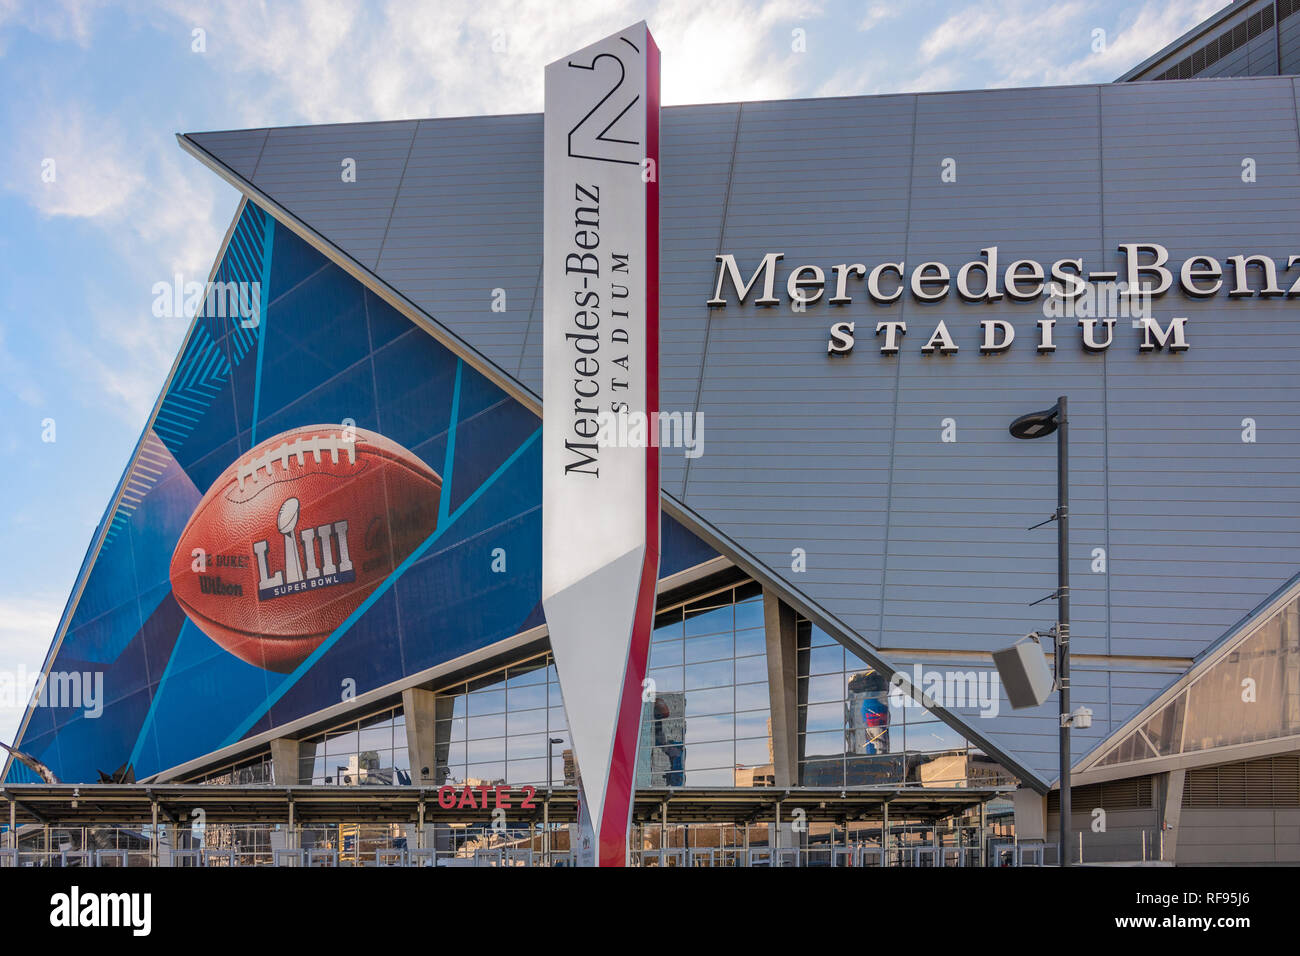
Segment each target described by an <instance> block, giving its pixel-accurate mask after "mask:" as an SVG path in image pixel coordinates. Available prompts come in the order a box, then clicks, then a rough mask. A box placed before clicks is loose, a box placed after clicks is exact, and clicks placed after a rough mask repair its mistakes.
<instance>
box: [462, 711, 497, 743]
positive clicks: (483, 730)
mask: <svg viewBox="0 0 1300 956" xmlns="http://www.w3.org/2000/svg"><path fill="white" fill-rule="evenodd" d="M467 726H468V731H469V739H470V740H481V739H482V738H484V737H504V736H505V735H506V715H505V714H494V715H493V716H491V717H471V718H470V719H469V722H468V725H467Z"/></svg>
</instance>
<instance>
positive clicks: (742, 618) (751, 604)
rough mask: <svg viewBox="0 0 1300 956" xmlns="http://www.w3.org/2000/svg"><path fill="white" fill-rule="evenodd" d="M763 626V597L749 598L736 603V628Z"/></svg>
mask: <svg viewBox="0 0 1300 956" xmlns="http://www.w3.org/2000/svg"><path fill="white" fill-rule="evenodd" d="M762 626H763V599H762V598H761V597H758V598H750V599H749V600H746V601H742V602H741V603H739V604H737V605H736V630H738V631H739V630H741V629H742V628H746V627H757V628H761V627H762Z"/></svg>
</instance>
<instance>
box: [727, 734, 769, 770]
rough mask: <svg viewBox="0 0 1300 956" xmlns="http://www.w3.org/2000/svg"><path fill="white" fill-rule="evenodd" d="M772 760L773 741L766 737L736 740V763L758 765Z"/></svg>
mask: <svg viewBox="0 0 1300 956" xmlns="http://www.w3.org/2000/svg"><path fill="white" fill-rule="evenodd" d="M771 762H772V748H771V741H769V740H768V738H766V737H754V738H751V739H749V740H737V741H736V763H738V764H744V765H747V766H758V765H760V764H769V763H771Z"/></svg>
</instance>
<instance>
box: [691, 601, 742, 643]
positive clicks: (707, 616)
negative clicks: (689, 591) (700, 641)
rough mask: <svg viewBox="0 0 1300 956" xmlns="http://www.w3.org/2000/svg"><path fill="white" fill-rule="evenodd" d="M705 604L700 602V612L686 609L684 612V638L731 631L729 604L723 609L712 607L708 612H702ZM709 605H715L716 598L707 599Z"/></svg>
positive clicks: (731, 617) (731, 615) (731, 618)
mask: <svg viewBox="0 0 1300 956" xmlns="http://www.w3.org/2000/svg"><path fill="white" fill-rule="evenodd" d="M705 603H706V602H700V607H701V610H696V611H692V610H691V609H690V608H687V611H686V636H687V637H693V636H695V635H700V634H720V633H722V632H724V631H725V632H727V633H728V634H730V633H731V631H732V620H733V614H732V608H731V605H730V604H727V605H725V606H723V607H716V606H715V607H713V608H712V609H710V610H703V609H702V608H703V606H704V604H705ZM707 603H709V604H714V605H716V604H717V599H716V598H709V599H708V602H707Z"/></svg>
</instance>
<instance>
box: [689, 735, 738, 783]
mask: <svg viewBox="0 0 1300 956" xmlns="http://www.w3.org/2000/svg"><path fill="white" fill-rule="evenodd" d="M735 762H736V759H735V747H734V745H733V744H732V742H731V741H730V740H727V741H724V742H721V743H713V744H688V745H687V747H686V771H687V777H688V778H689V776H690V772H691V771H692V770H710V769H714V768H718V767H725V768H727V770H728V771H729V770H730V769H731V768H732V767H733V766H734V765H735Z"/></svg>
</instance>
